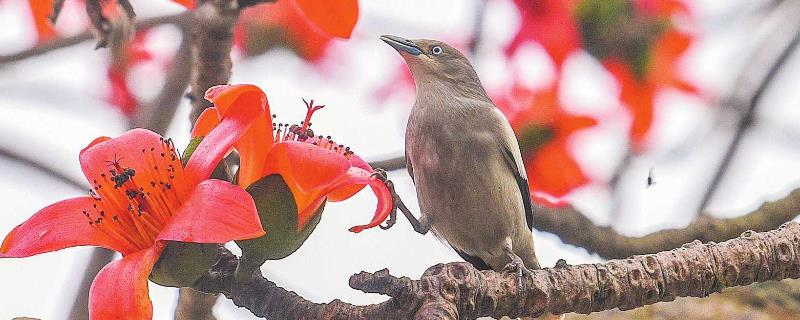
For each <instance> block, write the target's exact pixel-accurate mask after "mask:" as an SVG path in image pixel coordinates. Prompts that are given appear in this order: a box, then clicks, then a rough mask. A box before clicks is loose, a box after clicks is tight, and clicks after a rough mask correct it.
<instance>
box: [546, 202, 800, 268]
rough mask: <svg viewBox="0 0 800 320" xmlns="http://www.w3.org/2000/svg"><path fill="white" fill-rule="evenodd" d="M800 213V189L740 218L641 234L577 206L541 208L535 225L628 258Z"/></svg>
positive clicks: (765, 226) (759, 227) (701, 220)
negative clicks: (597, 220)
mask: <svg viewBox="0 0 800 320" xmlns="http://www.w3.org/2000/svg"><path fill="white" fill-rule="evenodd" d="M798 214H800V189H795V190H794V191H792V192H791V193H789V195H787V196H786V197H784V198H783V199H779V200H775V201H772V202H766V203H764V204H763V205H761V207H759V208H758V209H756V210H755V211H753V212H751V213H748V214H746V215H743V216H740V217H736V218H727V219H720V218H712V217H709V216H701V217H698V218H697V219H696V220H695V221H693V222H692V223H691V224H689V225H688V226H687V227H686V228H682V229H667V230H661V231H657V232H653V233H651V234H648V235H645V236H641V237H628V236H624V235H621V234H619V233H617V232H616V231H614V229H613V228H611V227H601V226H597V225H595V224H594V223H593V222H592V221H591V220H589V219H588V218H586V216H584V215H583V214H581V213H580V212H578V211H577V210H575V209H573V208H558V209H554V208H537V209H536V210H534V215H535V219H534V227H535V228H536V229H537V230H541V231H545V232H551V233H554V234H556V235H558V237H559V238H561V240H562V241H564V243H568V244H572V245H575V246H579V247H583V248H586V250H588V251H589V252H594V253H597V254H598V255H600V256H601V257H604V258H624V257H628V256H631V255H636V254H646V253H651V252H659V251H664V250H669V249H670V248H675V247H677V246H679V245H681V244H683V243H687V242H691V241H694V240H700V241H703V242H706V241H725V240H727V239H731V238H733V237H736V236H737V235H739V234H741V233H742V232H744V231H746V230H755V231H767V230H772V229H774V228H777V227H778V226H780V225H781V224H783V223H785V222H786V221H790V220H792V219H793V218H794V217H796V216H797V215H798Z"/></svg>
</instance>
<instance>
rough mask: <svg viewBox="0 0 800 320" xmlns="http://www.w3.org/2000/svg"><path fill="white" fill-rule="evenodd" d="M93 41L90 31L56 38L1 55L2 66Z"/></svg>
mask: <svg viewBox="0 0 800 320" xmlns="http://www.w3.org/2000/svg"><path fill="white" fill-rule="evenodd" d="M183 16H185V14H175V15H169V16H161V17H154V18H148V19H142V20H139V21H137V22H136V23H135V24H134V25H135V26H136V28H137V29H146V28H150V27H154V26H157V25H162V24H171V23H179V22H180V20H181V19H182V18H183ZM92 39H93V36H92V33H91V32H89V31H84V32H81V33H79V34H76V35H74V36H70V37H65V38H56V39H53V40H50V41H47V42H44V43H41V44H38V45H36V46H34V47H32V48H30V49H26V50H22V51H20V52H17V53H12V54H9V55H5V56H3V55H0V65H3V64H6V63H11V62H17V61H20V60H24V59H27V58H31V57H36V56H40V55H43V54H45V53H48V52H51V51H55V50H58V49H63V48H66V47H71V46H74V45H77V44H79V43H82V42H84V41H89V40H92Z"/></svg>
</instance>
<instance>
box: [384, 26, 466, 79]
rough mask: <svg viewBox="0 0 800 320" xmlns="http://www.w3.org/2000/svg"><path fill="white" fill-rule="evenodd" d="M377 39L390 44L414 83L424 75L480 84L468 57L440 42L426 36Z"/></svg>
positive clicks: (425, 76)
mask: <svg viewBox="0 0 800 320" xmlns="http://www.w3.org/2000/svg"><path fill="white" fill-rule="evenodd" d="M381 40H383V41H384V42H386V43H387V44H389V45H390V46H392V47H393V48H394V49H395V50H397V52H399V53H400V56H402V57H403V59H405V60H406V64H407V65H408V68H409V69H410V70H411V74H412V75H413V76H414V80H415V81H416V82H417V84H419V82H420V81H421V80H423V79H425V80H440V81H442V80H443V81H450V82H455V83H457V84H459V85H464V84H477V85H478V86H480V80H478V75H477V74H476V73H475V70H474V69H473V68H472V64H470V62H469V59H467V57H465V56H464V54H462V53H461V52H460V51H458V50H457V49H456V48H453V47H452V46H450V45H448V44H446V43H444V42H441V41H437V40H428V39H414V40H409V39H405V38H401V37H398V36H392V35H383V36H381Z"/></svg>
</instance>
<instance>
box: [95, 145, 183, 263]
mask: <svg viewBox="0 0 800 320" xmlns="http://www.w3.org/2000/svg"><path fill="white" fill-rule="evenodd" d="M142 158H143V159H142V160H143V161H142V162H143V163H142V164H141V165H140V166H139V167H135V168H134V167H127V166H124V165H123V163H122V162H123V161H122V160H123V158H117V157H116V155H115V156H114V159H113V160H107V161H106V162H107V163H108V164H109V166H110V167H111V168H110V169H109V170H108V174H106V173H101V174H100V178H99V179H96V180H93V181H92V182H93V184H92V185H93V186H92V189H90V190H89V191H90V195H91V196H92V198H94V200H95V204H94V205H93V207H94V211H95V212H94V213H91V212H87V211H84V212H82V214H83V215H84V216H86V218H87V219H88V220H89V221H88V223H89V225H92V226H93V227H95V228H98V229H100V230H102V231H103V232H104V233H106V234H107V235H108V236H109V237H112V238H116V239H120V240H121V241H122V242H125V243H130V245H131V246H133V247H134V248H136V249H144V248H148V247H150V246H152V244H153V242H154V241H155V239H156V237H157V236H158V233H159V231H160V230H161V229H163V228H164V226H165V225H166V224H167V223H168V221H169V220H170V219H171V218H172V215H173V213H174V212H175V211H176V210H178V208H180V205H181V203H183V200H184V198H185V197H186V194H187V193H186V192H187V191H188V188H187V187H186V186H185V185H184V183H185V182H184V176H183V165H182V164H181V163H180V157H179V156H178V155H177V150H176V149H175V147H174V144H173V143H172V140H171V139H166V140H165V139H163V138H162V139H161V145H160V146H153V147H150V148H145V149H142Z"/></svg>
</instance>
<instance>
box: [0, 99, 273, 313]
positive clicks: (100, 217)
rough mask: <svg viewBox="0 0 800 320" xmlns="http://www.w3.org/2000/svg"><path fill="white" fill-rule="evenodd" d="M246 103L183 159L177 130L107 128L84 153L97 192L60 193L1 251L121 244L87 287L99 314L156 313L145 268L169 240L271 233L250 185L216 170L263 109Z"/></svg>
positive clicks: (19, 253)
mask: <svg viewBox="0 0 800 320" xmlns="http://www.w3.org/2000/svg"><path fill="white" fill-rule="evenodd" d="M260 112H261V110H260V108H258V106H257V105H256V106H242V107H240V108H237V109H236V110H235V111H232V113H235V114H232V115H231V116H230V117H228V118H226V119H223V121H222V123H221V124H220V125H219V126H218V127H217V130H214V131H213V132H210V133H209V135H208V137H206V139H204V140H203V142H202V143H201V144H200V145H199V146H198V148H197V149H196V152H194V153H193V154H192V157H191V158H190V159H189V162H188V163H187V164H186V166H185V167H184V166H183V165H182V164H181V159H180V157H179V156H178V154H177V151H176V150H175V147H174V145H173V144H172V143H171V141H170V140H165V139H164V138H162V137H161V136H159V135H158V134H156V133H154V132H152V131H149V130H145V129H133V130H130V131H127V132H125V133H124V134H122V135H121V136H119V137H117V138H114V139H111V138H108V137H101V138H98V139H96V140H95V141H93V142H92V143H90V144H89V146H87V147H86V148H85V149H83V150H82V151H81V153H80V164H81V168H82V169H83V173H84V175H85V176H86V178H87V179H88V181H89V182H90V184H91V191H90V195H87V196H82V197H77V198H72V199H67V200H63V201H59V202H56V203H55V204H52V205H50V206H48V207H46V208H44V209H42V210H40V211H39V212H37V213H36V214H34V215H33V216H32V217H31V218H30V219H28V220H27V221H26V222H24V223H23V224H21V225H19V226H17V227H16V228H14V229H13V230H12V231H11V232H10V233H9V234H8V236H6V238H5V240H4V241H3V244H2V246H0V257H2V258H20V257H28V256H32V255H36V254H40V253H45V252H50V251H55V250H59V249H63V248H68V247H73V246H83V245H91V246H99V247H103V248H107V249H111V250H115V251H117V252H120V253H122V255H123V258H122V259H121V260H117V261H114V262H112V263H110V264H108V265H107V266H105V267H104V268H103V270H101V271H100V273H98V275H97V277H96V278H95V279H94V282H93V283H92V287H91V290H90V292H89V317H90V318H91V319H150V318H152V315H153V310H152V304H151V302H150V299H149V297H148V288H147V284H148V282H147V277H148V275H149V274H150V271H151V269H152V268H153V265H154V264H155V263H156V261H157V260H158V258H159V256H160V255H161V252H162V251H163V249H164V247H165V245H166V243H165V242H166V241H183V242H197V243H225V242H228V241H232V240H241V239H250V238H255V237H259V236H262V235H263V234H264V231H263V229H262V228H261V223H260V221H259V218H258V213H257V212H256V208H255V204H254V202H253V199H252V198H251V197H250V195H249V194H248V193H247V192H245V191H244V190H243V189H242V188H240V187H239V186H236V185H233V184H231V183H228V182H226V181H222V180H214V179H208V177H209V176H210V175H211V172H212V171H213V169H214V168H215V167H216V166H217V164H218V163H219V161H220V160H221V159H222V157H223V156H224V155H225V154H226V153H227V152H228V151H229V150H230V149H231V146H232V144H233V141H235V140H236V139H238V138H239V137H241V136H242V134H243V133H244V132H245V131H246V130H247V128H248V127H249V125H250V123H252V121H253V118H254V115H256V114H258V113H260Z"/></svg>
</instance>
